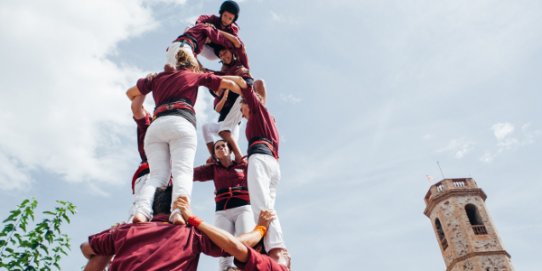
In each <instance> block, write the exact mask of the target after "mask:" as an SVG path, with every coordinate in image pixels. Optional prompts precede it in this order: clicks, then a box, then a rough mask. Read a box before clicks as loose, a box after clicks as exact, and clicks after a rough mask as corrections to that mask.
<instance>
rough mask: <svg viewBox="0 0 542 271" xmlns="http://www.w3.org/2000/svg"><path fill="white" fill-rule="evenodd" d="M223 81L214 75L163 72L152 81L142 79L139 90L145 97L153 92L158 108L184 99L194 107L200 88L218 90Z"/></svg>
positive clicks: (190, 72) (180, 71)
mask: <svg viewBox="0 0 542 271" xmlns="http://www.w3.org/2000/svg"><path fill="white" fill-rule="evenodd" d="M221 80H222V79H220V77H218V76H216V75H214V74H212V73H196V72H193V71H190V70H179V71H173V72H161V73H159V74H158V75H157V76H156V77H155V78H152V79H147V78H141V79H139V80H138V81H137V88H138V89H139V91H141V93H142V94H144V95H145V94H147V93H149V92H151V91H152V97H153V98H154V103H155V104H156V106H157V107H158V106H159V105H163V104H167V103H172V102H176V101H179V100H183V99H184V100H185V101H186V102H188V103H190V104H191V105H192V106H194V105H195V104H196V99H197V98H198V87H199V86H205V87H207V88H209V89H212V90H217V89H218V87H219V86H220V81H221Z"/></svg>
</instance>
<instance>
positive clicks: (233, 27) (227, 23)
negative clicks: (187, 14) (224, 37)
mask: <svg viewBox="0 0 542 271" xmlns="http://www.w3.org/2000/svg"><path fill="white" fill-rule="evenodd" d="M218 13H219V16H216V15H201V16H199V18H198V19H197V20H196V24H206V25H210V26H213V27H214V28H216V29H218V30H221V31H224V32H227V33H229V34H232V35H233V36H235V37H238V33H239V26H238V25H237V24H236V21H237V19H238V18H239V5H238V4H237V3H236V2H235V1H229V0H228V1H224V2H223V3H222V5H220V10H219V12H218ZM216 46H220V45H217V44H214V43H209V44H207V45H205V46H203V50H202V52H201V54H202V55H203V56H205V57H206V58H207V59H209V60H215V59H216V56H215V55H214V54H213V49H214V48H215V47H216Z"/></svg>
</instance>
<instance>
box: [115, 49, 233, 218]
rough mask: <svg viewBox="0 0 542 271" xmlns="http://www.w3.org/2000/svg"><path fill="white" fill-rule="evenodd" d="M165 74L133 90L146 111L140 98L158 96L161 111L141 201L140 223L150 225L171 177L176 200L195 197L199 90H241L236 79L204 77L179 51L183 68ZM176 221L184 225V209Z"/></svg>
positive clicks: (148, 148)
mask: <svg viewBox="0 0 542 271" xmlns="http://www.w3.org/2000/svg"><path fill="white" fill-rule="evenodd" d="M166 68H167V69H166V70H165V71H164V72H161V73H158V74H157V75H156V76H154V77H150V78H149V77H147V78H141V79H139V80H138V81H137V84H136V85H135V86H133V87H131V88H130V89H128V91H127V93H126V94H127V96H128V97H129V98H130V100H132V103H137V104H136V105H133V106H134V107H136V108H137V107H138V106H142V104H141V101H140V99H138V98H137V97H139V96H143V95H146V94H148V93H150V92H151V91H152V95H153V98H154V103H155V104H156V108H155V110H154V121H153V122H152V124H151V125H150V127H149V128H148V130H147V134H146V136H145V142H144V145H145V153H146V154H147V158H148V162H149V168H150V175H149V180H148V181H147V183H146V184H145V185H144V186H143V188H142V189H141V193H140V196H139V197H138V199H137V201H136V206H135V211H134V214H133V215H134V218H133V221H134V222H145V221H149V219H150V218H151V217H152V210H151V203H152V198H153V195H154V191H155V190H156V188H158V187H164V186H166V184H167V182H168V180H169V179H170V176H172V178H173V179H172V182H173V196H174V198H177V197H178V196H180V195H184V196H187V197H190V195H191V193H192V185H193V182H192V177H193V174H194V173H193V166H194V157H195V154H196V146H197V137H196V116H195V111H194V108H193V106H194V105H195V102H196V99H197V94H198V87H199V86H205V87H208V88H209V89H212V90H217V89H224V88H226V89H232V90H237V91H239V86H238V85H237V84H236V83H235V82H234V81H232V80H229V79H222V78H220V77H218V76H216V75H214V74H211V73H202V72H198V70H197V69H198V66H197V64H196V63H194V62H192V61H191V59H190V56H189V55H188V54H187V53H186V52H184V51H182V50H181V51H179V52H178V54H177V66H176V68H175V69H174V68H173V67H170V66H167V65H166ZM170 219H171V221H172V222H173V223H175V224H184V221H183V219H182V217H181V216H180V215H179V212H178V210H173V211H172V215H171V218H170Z"/></svg>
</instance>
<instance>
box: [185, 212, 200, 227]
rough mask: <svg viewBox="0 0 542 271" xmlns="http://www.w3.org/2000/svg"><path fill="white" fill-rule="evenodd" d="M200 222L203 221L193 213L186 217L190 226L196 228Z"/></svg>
mask: <svg viewBox="0 0 542 271" xmlns="http://www.w3.org/2000/svg"><path fill="white" fill-rule="evenodd" d="M201 222H203V221H201V219H199V218H198V217H197V216H195V215H193V216H191V217H189V218H188V224H190V225H192V226H194V227H196V228H197V227H198V226H199V224H201Z"/></svg>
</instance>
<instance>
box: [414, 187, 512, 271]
mask: <svg viewBox="0 0 542 271" xmlns="http://www.w3.org/2000/svg"><path fill="white" fill-rule="evenodd" d="M486 198H487V196H486V194H485V193H484V191H483V190H482V189H480V188H478V186H477V185H476V182H475V181H474V180H473V179H471V178H463V179H444V180H441V181H440V182H438V183H436V184H434V185H432V186H431V188H430V189H429V191H427V194H426V195H425V204H426V208H425V211H424V214H425V215H426V216H427V217H429V219H430V220H431V224H432V225H433V230H434V231H435V235H436V237H437V241H438V243H439V245H440V250H441V252H442V256H443V257H444V262H445V264H446V271H464V270H472V271H512V270H514V269H513V267H512V263H511V262H510V254H508V252H506V250H504V248H503V246H502V244H501V240H500V239H499V235H498V234H497V230H496V229H495V226H494V225H493V222H492V221H491V218H490V217H489V213H488V212H487V209H486V206H485V200H486Z"/></svg>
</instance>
